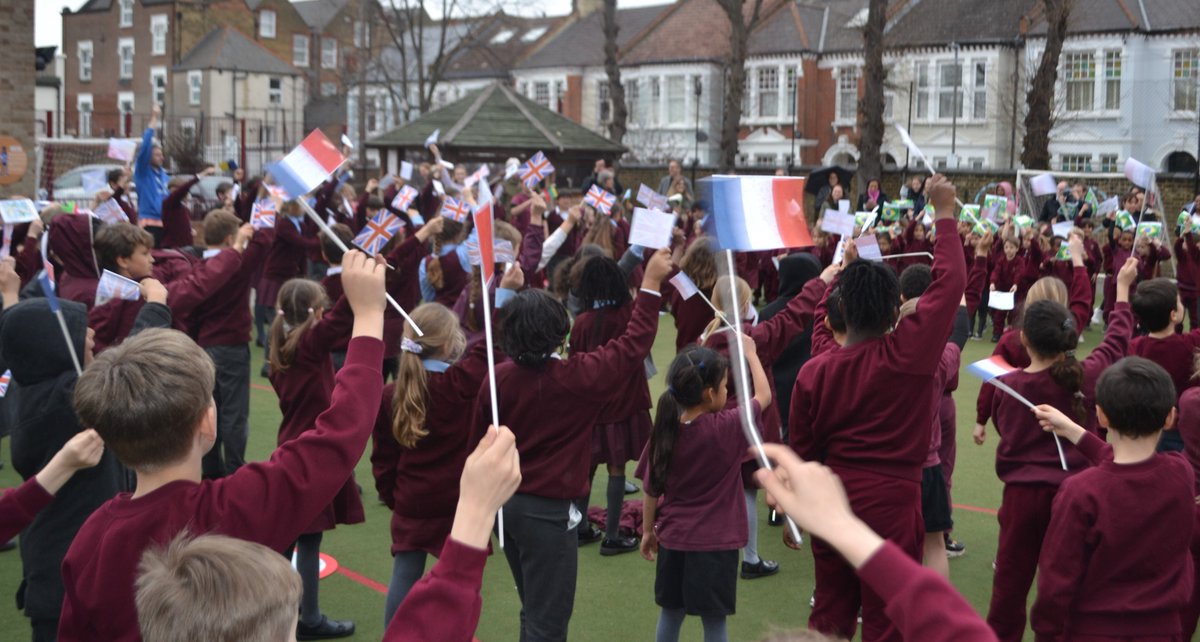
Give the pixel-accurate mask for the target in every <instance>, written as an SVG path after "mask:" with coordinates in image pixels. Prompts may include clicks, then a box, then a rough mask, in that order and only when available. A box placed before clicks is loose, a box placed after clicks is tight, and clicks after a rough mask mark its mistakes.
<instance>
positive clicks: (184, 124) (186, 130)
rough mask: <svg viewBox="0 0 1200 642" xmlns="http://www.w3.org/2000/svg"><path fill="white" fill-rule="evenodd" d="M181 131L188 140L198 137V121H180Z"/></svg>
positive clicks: (188, 119) (191, 119)
mask: <svg viewBox="0 0 1200 642" xmlns="http://www.w3.org/2000/svg"><path fill="white" fill-rule="evenodd" d="M179 129H180V130H181V131H182V132H183V135H184V136H186V137H188V138H195V137H196V119H195V118H181V119H179Z"/></svg>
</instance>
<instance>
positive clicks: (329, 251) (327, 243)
mask: <svg viewBox="0 0 1200 642" xmlns="http://www.w3.org/2000/svg"><path fill="white" fill-rule="evenodd" d="M329 229H330V230H332V231H333V233H334V234H335V235H336V236H337V237H338V239H339V240H340V241H341V242H342V243H343V244H344V245H345V246H346V247H350V243H352V242H353V241H354V232H353V231H351V229H350V227H349V226H348V225H346V224H345V223H337V224H335V225H333V226H331V227H330V228H329ZM321 254H323V255H325V258H326V259H328V260H329V263H330V265H341V264H342V255H343V254H345V252H343V251H342V248H340V247H338V244H337V243H334V242H333V239H331V238H329V235H328V234H322V235H321Z"/></svg>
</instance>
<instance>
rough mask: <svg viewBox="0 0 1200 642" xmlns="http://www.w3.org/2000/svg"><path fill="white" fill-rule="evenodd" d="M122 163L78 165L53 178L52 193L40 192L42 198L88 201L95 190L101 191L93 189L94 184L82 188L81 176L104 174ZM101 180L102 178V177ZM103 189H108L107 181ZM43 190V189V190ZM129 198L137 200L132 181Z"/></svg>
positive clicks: (92, 196)
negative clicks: (93, 173)
mask: <svg viewBox="0 0 1200 642" xmlns="http://www.w3.org/2000/svg"><path fill="white" fill-rule="evenodd" d="M121 168H122V165H118V164H116V163H103V164H94V165H80V166H79V167H76V168H74V169H72V170H70V171H68V172H66V173H65V174H63V175H62V176H59V177H58V178H56V179H54V193H53V194H48V193H44V194H40V196H42V198H43V199H46V198H50V197H53V200H55V201H90V200H92V199H93V198H95V197H96V192H98V191H101V190H99V189H95V186H90V185H89V186H88V187H89V188H90V189H84V185H83V177H84V175H86V174H91V173H92V172H100V173H101V174H104V175H105V176H107V175H108V172H109V171H110V170H114V169H121ZM102 180H103V179H102ZM102 189H103V190H107V189H108V184H107V182H104V187H103V188H102ZM43 191H44V190H43ZM129 198H130V200H131V201H133V202H134V203H136V202H137V189H136V188H135V187H134V184H133V181H132V180H131V181H129Z"/></svg>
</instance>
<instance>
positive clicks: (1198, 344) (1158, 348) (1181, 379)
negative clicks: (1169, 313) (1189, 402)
mask: <svg viewBox="0 0 1200 642" xmlns="http://www.w3.org/2000/svg"><path fill="white" fill-rule="evenodd" d="M1198 349H1200V330H1196V331H1192V332H1188V333H1186V334H1170V335H1167V336H1165V337H1163V338H1161V339H1155V338H1154V337H1152V336H1150V335H1145V336H1141V337H1137V338H1136V339H1134V340H1133V341H1131V342H1130V343H1129V354H1130V355H1137V356H1139V357H1144V358H1146V359H1149V360H1151V361H1153V362H1154V363H1157V364H1158V365H1160V366H1162V368H1163V370H1166V371H1167V374H1169V375H1171V381H1173V382H1174V383H1175V396H1176V397H1181V396H1183V393H1184V392H1187V390H1188V389H1189V388H1192V387H1194V386H1196V385H1197V383H1198V382H1197V381H1196V380H1195V379H1193V378H1192V373H1193V372H1194V371H1195V365H1194V364H1195V359H1194V357H1195V352H1196V350H1198Z"/></svg>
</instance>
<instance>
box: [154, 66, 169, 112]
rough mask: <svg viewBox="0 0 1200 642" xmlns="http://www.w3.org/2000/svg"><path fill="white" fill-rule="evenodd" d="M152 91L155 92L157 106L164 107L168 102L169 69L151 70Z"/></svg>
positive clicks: (158, 68) (156, 68)
mask: <svg viewBox="0 0 1200 642" xmlns="http://www.w3.org/2000/svg"><path fill="white" fill-rule="evenodd" d="M150 91H151V92H153V100H154V104H155V105H159V106H162V105H163V104H165V103H166V102H167V68H166V67H151V68H150Z"/></svg>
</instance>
